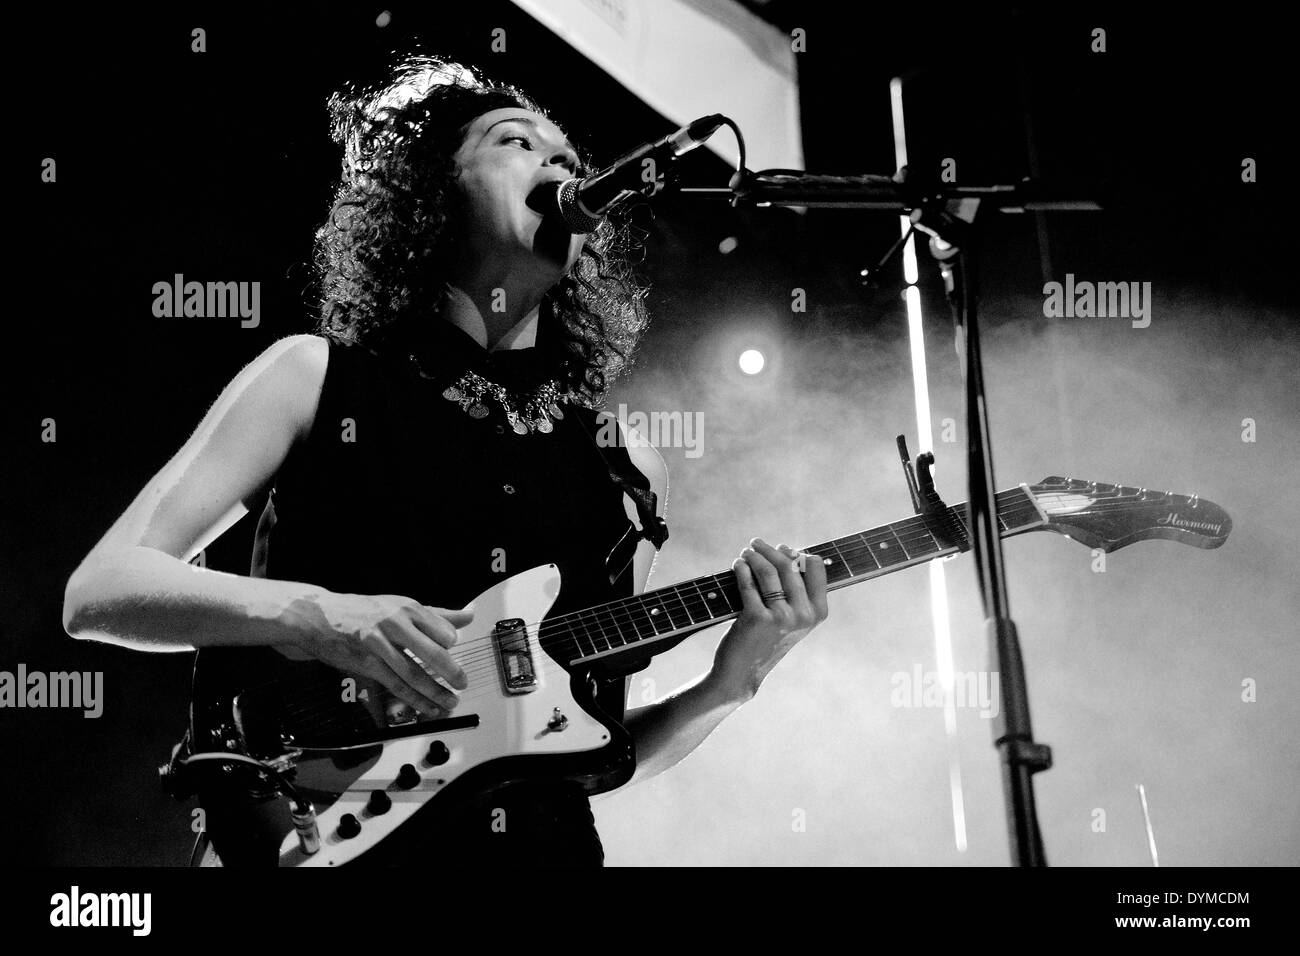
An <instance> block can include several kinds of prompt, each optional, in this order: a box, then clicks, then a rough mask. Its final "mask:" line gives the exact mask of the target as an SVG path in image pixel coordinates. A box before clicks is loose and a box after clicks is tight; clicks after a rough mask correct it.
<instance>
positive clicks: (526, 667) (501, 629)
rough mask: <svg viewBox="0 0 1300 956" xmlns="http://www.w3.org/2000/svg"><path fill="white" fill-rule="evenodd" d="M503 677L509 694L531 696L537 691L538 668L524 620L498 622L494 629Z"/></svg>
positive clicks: (510, 619) (494, 639)
mask: <svg viewBox="0 0 1300 956" xmlns="http://www.w3.org/2000/svg"><path fill="white" fill-rule="evenodd" d="M492 639H493V641H494V642H495V643H496V649H497V658H498V659H499V660H500V661H501V677H502V680H503V681H504V683H505V688H506V693H507V694H531V693H532V692H533V691H535V690H536V689H537V668H536V665H535V664H534V662H533V651H532V648H531V647H530V646H529V644H528V631H527V630H526V629H525V627H524V622H523V619H522V618H518V617H512V618H509V619H507V620H504V621H497V623H496V627H494V628H493V629H492Z"/></svg>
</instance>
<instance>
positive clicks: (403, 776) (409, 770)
mask: <svg viewBox="0 0 1300 956" xmlns="http://www.w3.org/2000/svg"><path fill="white" fill-rule="evenodd" d="M419 783H420V774H419V771H417V770H416V769H415V767H414V765H412V764H409V763H404V764H402V769H401V770H399V771H397V785H398V786H399V787H401V788H402V789H403V790H412V789H414V788H415V787H416V786H417V785H418V784H419Z"/></svg>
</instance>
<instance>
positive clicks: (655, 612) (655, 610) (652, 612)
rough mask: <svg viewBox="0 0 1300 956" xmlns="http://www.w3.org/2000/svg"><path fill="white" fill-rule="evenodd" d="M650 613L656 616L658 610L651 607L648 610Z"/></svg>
mask: <svg viewBox="0 0 1300 956" xmlns="http://www.w3.org/2000/svg"><path fill="white" fill-rule="evenodd" d="M650 613H651V614H658V613H659V608H657V607H652V608H651V609H650Z"/></svg>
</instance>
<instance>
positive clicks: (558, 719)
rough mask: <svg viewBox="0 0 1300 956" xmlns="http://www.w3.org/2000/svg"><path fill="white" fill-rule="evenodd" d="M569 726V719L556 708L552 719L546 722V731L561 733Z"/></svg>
mask: <svg viewBox="0 0 1300 956" xmlns="http://www.w3.org/2000/svg"><path fill="white" fill-rule="evenodd" d="M567 726H569V718H568V717H565V716H564V714H562V713H560V708H558V707H556V708H555V710H554V712H552V714H551V719H550V720H548V721H547V722H546V729H547V730H550V731H552V732H554V733H559V732H560V731H561V730H563V729H564V728H565V727H567Z"/></svg>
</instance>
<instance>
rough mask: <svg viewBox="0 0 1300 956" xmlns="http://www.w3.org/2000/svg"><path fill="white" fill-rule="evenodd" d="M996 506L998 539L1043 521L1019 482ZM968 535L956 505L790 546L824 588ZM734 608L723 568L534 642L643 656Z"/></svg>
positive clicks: (926, 557)
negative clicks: (820, 574)
mask: <svg viewBox="0 0 1300 956" xmlns="http://www.w3.org/2000/svg"><path fill="white" fill-rule="evenodd" d="M997 511H998V529H999V532H1000V535H1001V537H1004V538H1005V537H1008V536H1010V535H1013V534H1020V533H1021V532H1025V531H1030V530H1032V529H1034V528H1037V527H1040V526H1042V525H1043V524H1044V523H1045V522H1044V519H1043V517H1042V515H1041V513H1040V512H1039V510H1038V507H1037V505H1036V504H1035V502H1034V500H1033V498H1032V497H1031V495H1030V494H1029V492H1028V491H1027V490H1025V489H1024V488H1012V489H1009V490H1007V491H1000V492H998V494H997ZM969 541H970V534H969V529H968V528H967V526H966V505H965V504H964V503H963V504H958V505H952V506H950V507H949V508H948V509H947V510H946V511H940V512H938V513H935V514H931V515H913V516H912V517H910V518H904V519H903V520H902V521H895V522H893V523H892V524H887V525H882V526H881V527H879V528H873V529H871V530H870V531H860V532H858V533H856V534H850V535H846V536H845V537H843V538H836V539H835V540H834V541H825V542H823V543H821V544H814V545H810V546H808V547H805V548H800V549H798V550H800V551H803V552H805V553H807V554H808V555H809V556H810V559H811V557H812V556H816V558H820V559H821V561H822V563H823V565H824V566H825V568H826V586H827V590H832V589H835V588H841V587H847V586H848V585H850V584H856V583H858V582H859V581H867V580H870V579H872V578H878V577H881V576H882V575H885V574H889V573H891V572H893V571H898V570H901V569H902V568H906V567H911V566H912V565H916V564H922V563H924V562H926V561H932V560H934V559H935V558H941V557H945V556H946V555H950V554H956V553H958V552H960V551H966V550H968V548H969ZM741 609H742V608H741V600H740V589H739V587H738V586H737V584H736V576H735V572H734V571H732V570H731V569H730V568H728V569H727V570H726V571H721V572H718V573H717V574H708V575H705V576H704V577H699V578H694V579H693V580H690V581H684V582H682V583H680V584H674V585H671V586H669V587H666V588H658V589H656V590H654V591H646V592H645V593H643V594H638V595H635V596H633V597H629V598H621V599H619V600H617V601H611V602H610V603H608V604H601V605H598V606H596V607H591V608H587V609H585V610H582V611H574V612H572V613H570V614H564V615H560V616H558V617H554V618H551V619H549V620H546V621H544V622H543V623H542V625H541V627H540V629H539V640H540V642H541V644H542V647H543V648H544V649H545V650H546V651H547V653H549V654H550V655H551V656H552V657H554V658H556V659H557V660H561V661H567V662H570V663H585V662H587V661H591V660H595V659H597V658H599V659H601V660H602V661H606V659H608V658H613V657H615V656H618V657H623V656H628V657H643V656H646V655H650V654H654V653H656V649H655V647H654V642H656V641H660V642H662V641H665V640H667V639H669V638H680V637H682V636H684V635H686V634H689V633H692V632H694V631H698V630H702V629H704V628H706V627H711V626H712V625H714V624H718V623H721V622H723V621H726V620H729V619H731V618H734V617H737V616H738V615H739V614H740V612H741Z"/></svg>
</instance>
